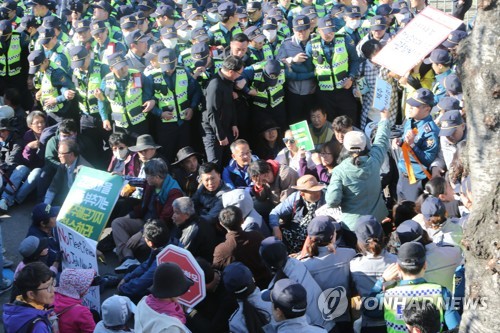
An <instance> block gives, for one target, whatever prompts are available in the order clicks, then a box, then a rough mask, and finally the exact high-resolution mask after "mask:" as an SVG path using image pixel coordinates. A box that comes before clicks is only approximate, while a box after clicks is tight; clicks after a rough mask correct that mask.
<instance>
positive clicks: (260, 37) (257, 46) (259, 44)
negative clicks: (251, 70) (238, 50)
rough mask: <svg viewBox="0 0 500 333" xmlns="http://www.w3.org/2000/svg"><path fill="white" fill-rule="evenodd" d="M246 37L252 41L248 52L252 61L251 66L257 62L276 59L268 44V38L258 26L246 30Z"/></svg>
mask: <svg viewBox="0 0 500 333" xmlns="http://www.w3.org/2000/svg"><path fill="white" fill-rule="evenodd" d="M245 35H247V36H248V39H250V43H249V44H248V52H249V54H250V59H252V61H251V62H250V64H254V63H256V62H260V61H264V60H270V59H274V52H273V49H272V48H271V46H270V45H269V43H266V42H267V41H266V37H265V36H264V34H263V33H262V30H261V29H260V28H258V27H256V26H252V27H250V28H246V29H245Z"/></svg>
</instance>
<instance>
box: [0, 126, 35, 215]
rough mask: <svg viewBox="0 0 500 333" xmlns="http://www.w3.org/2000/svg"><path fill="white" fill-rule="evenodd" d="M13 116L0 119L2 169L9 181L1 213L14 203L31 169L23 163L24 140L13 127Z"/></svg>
mask: <svg viewBox="0 0 500 333" xmlns="http://www.w3.org/2000/svg"><path fill="white" fill-rule="evenodd" d="M13 121H14V119H13V118H10V119H7V118H3V119H0V144H1V148H0V154H1V155H0V170H1V172H2V174H3V176H4V179H5V180H6V181H7V182H6V185H5V188H4V189H3V192H2V198H1V199H0V214H2V215H3V214H5V213H6V212H7V211H8V209H9V207H10V206H12V205H13V204H14V196H15V194H16V190H17V189H18V188H19V187H20V185H21V182H22V181H23V180H25V179H26V177H28V174H29V173H30V169H29V168H28V167H27V166H25V165H22V163H23V149H24V141H23V139H22V138H21V137H20V136H19V135H18V133H17V131H16V129H15V128H14V127H13Z"/></svg>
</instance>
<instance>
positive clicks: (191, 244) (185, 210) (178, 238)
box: [171, 197, 216, 262]
mask: <svg viewBox="0 0 500 333" xmlns="http://www.w3.org/2000/svg"><path fill="white" fill-rule="evenodd" d="M172 207H173V210H174V213H173V215H172V221H173V224H174V226H173V228H172V232H171V237H172V243H174V244H176V243H178V244H179V246H182V247H183V248H185V249H186V250H188V251H189V252H191V253H192V254H193V256H195V257H202V258H204V259H205V260H208V261H209V262H212V259H213V253H214V248H215V245H216V243H215V242H216V239H215V226H214V225H212V224H209V223H207V222H205V221H201V220H200V219H199V217H198V215H197V214H196V210H195V207H194V203H193V200H192V199H191V198H189V197H181V198H177V199H175V200H174V202H173V203H172Z"/></svg>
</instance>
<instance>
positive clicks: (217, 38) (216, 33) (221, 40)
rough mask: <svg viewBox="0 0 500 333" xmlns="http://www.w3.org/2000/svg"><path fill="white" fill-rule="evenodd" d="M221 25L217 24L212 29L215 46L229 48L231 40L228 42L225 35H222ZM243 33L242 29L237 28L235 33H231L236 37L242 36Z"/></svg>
mask: <svg viewBox="0 0 500 333" xmlns="http://www.w3.org/2000/svg"><path fill="white" fill-rule="evenodd" d="M220 25H221V23H217V24H215V25H213V26H211V27H210V29H209V30H210V32H212V35H213V45H222V46H224V47H226V46H229V42H230V40H226V37H224V33H222V29H221V28H220ZM241 33H243V31H242V30H241V28H240V27H238V26H235V27H234V29H233V31H231V36H234V35H236V34H241Z"/></svg>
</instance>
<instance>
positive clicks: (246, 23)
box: [238, 21, 248, 29]
mask: <svg viewBox="0 0 500 333" xmlns="http://www.w3.org/2000/svg"><path fill="white" fill-rule="evenodd" d="M238 24H239V25H240V28H241V29H246V27H248V21H244V22H238Z"/></svg>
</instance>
